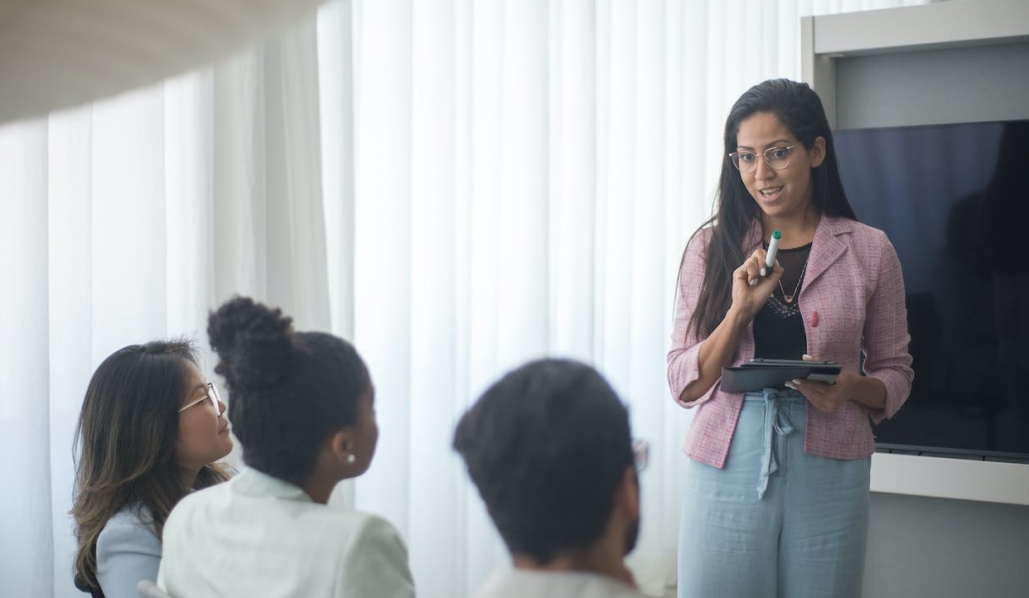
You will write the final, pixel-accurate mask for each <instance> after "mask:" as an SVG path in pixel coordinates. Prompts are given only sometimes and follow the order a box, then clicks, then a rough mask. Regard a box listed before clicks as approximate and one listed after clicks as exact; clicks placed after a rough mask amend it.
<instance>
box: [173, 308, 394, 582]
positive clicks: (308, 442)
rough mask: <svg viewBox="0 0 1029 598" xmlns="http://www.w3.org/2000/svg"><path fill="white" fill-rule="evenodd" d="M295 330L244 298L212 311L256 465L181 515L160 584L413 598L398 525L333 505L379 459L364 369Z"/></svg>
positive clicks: (233, 407) (348, 349)
mask: <svg viewBox="0 0 1029 598" xmlns="http://www.w3.org/2000/svg"><path fill="white" fill-rule="evenodd" d="M291 324H292V320H291V319H290V318H288V317H285V316H283V314H282V312H281V311H280V310H278V309H271V308H269V307H266V306H264V305H262V304H260V303H255V302H254V301H253V300H251V299H249V298H245V297H237V298H235V299H232V300H230V301H229V302H227V303H225V304H224V305H222V306H221V307H220V308H218V310H217V311H215V312H214V313H212V314H211V316H210V319H209V321H208V328H207V332H208V335H209V336H210V339H211V347H212V348H213V349H214V350H215V351H216V352H217V353H218V357H219V363H218V366H217V367H216V368H215V372H216V373H218V374H220V375H222V376H224V378H225V386H226V388H227V389H228V394H229V401H228V403H229V420H230V421H231V422H232V427H233V430H234V431H235V433H236V437H237V439H238V440H239V443H240V445H241V446H242V448H243V460H244V461H245V462H246V464H247V466H248V467H247V468H246V469H244V470H243V471H242V472H241V473H240V474H239V475H238V476H236V477H235V478H233V479H232V480H231V481H230V482H228V483H226V484H222V485H221V486H218V487H215V488H211V489H209V490H205V491H203V492H197V493H194V494H193V495H191V496H188V497H186V498H185V499H183V500H182V501H181V502H180V503H179V505H178V506H177V507H176V508H175V510H174V511H173V512H172V514H171V516H170V517H169V518H168V522H167V523H166V524H165V527H164V557H163V559H162V561H161V569H160V572H159V574H158V581H157V584H158V586H159V587H160V588H161V589H163V590H164V591H165V592H167V593H168V594H170V595H171V596H174V597H175V598H193V597H201V596H202V597H217V596H248V597H249V596H278V597H289V596H296V597H301V596H302V597H309V596H319V597H322V596H336V597H345V598H363V597H368V598H372V597H375V598H393V597H397V598H402V597H410V596H414V582H413V580H412V577H411V572H410V569H409V568H408V564H407V549H406V547H405V545H404V542H403V540H402V539H401V537H400V534H399V533H398V532H397V530H396V528H394V527H393V526H392V525H391V524H390V523H389V522H387V521H386V520H384V519H382V518H380V517H376V516H374V515H369V514H364V513H359V512H355V511H351V510H348V509H343V508H338V507H330V506H328V505H327V503H328V500H329V495H330V494H331V493H332V489H333V488H334V487H335V486H336V484H337V483H338V482H339V481H340V480H344V479H347V478H354V477H357V476H359V475H361V474H363V473H364V472H365V471H367V469H368V466H369V465H370V464H371V461H372V456H373V455H374V453H375V445H376V441H377V440H378V428H377V426H376V423H375V407H374V400H375V392H374V387H373V386H372V382H371V377H370V375H369V373H368V369H367V368H366V367H365V364H364V362H363V361H362V359H361V357H360V356H359V355H358V354H357V351H356V350H355V349H354V347H353V346H352V345H351V344H350V343H348V342H346V341H344V340H343V339H341V338H339V337H336V336H333V335H331V334H325V333H321V332H295V331H294V330H293V328H292V325H291Z"/></svg>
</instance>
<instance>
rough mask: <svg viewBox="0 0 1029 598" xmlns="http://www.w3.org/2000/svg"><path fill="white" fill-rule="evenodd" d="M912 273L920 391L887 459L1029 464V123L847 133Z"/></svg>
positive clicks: (844, 156)
mask: <svg viewBox="0 0 1029 598" xmlns="http://www.w3.org/2000/svg"><path fill="white" fill-rule="evenodd" d="M834 139H835V143H836V150H837V156H838V158H839V166H840V171H841V176H842V177H843V183H844V188H845V189H846V192H847V196H848V198H849V199H850V203H851V205H852V206H853V208H854V211H855V212H856V213H857V216H858V219H859V220H861V221H862V222H865V223H867V224H869V225H871V226H874V227H876V228H879V229H882V230H884V231H886V234H887V235H888V236H889V238H890V240H891V241H892V242H893V245H894V247H895V248H896V249H897V254H898V256H899V258H900V261H901V265H902V267H903V270H904V283H905V290H906V293H907V308H908V329H909V332H910V333H911V355H912V357H913V359H914V366H913V367H914V369H915V381H914V385H913V387H912V391H911V396H910V398H909V399H908V402H907V404H906V405H905V406H904V407H903V408H902V409H901V411H900V412H899V413H898V414H897V415H896V416H895V417H894V418H893V419H891V420H888V421H886V422H883V423H882V424H879V425H876V426H874V431H875V435H876V443H877V447H878V448H879V450H884V451H894V452H898V451H899V452H911V453H930V454H946V455H950V456H967V457H970V458H980V459H987V460H992V459H997V460H1019V461H1027V462H1029V120H1026V121H1009V122H984V123H959V124H944V125H932V126H918V127H893V128H880V129H854V130H840V131H837V132H836V133H835V134H834Z"/></svg>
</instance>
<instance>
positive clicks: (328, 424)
mask: <svg viewBox="0 0 1029 598" xmlns="http://www.w3.org/2000/svg"><path fill="white" fill-rule="evenodd" d="M207 332H208V335H209V336H210V339H211V347H212V348H213V349H214V350H215V351H216V352H217V353H218V357H219V359H220V361H219V362H218V365H217V367H215V372H217V373H218V374H221V375H222V376H224V377H225V383H226V387H227V388H228V391H229V401H228V402H229V420H230V421H231V422H232V427H233V431H234V432H235V434H236V437H237V438H238V439H239V443H240V444H241V445H242V447H243V460H244V461H246V463H247V465H249V466H250V467H253V468H254V469H256V470H258V471H261V472H264V473H266V474H268V475H271V476H274V477H276V478H279V479H281V480H284V481H287V482H290V483H293V484H297V485H300V484H301V483H302V482H304V481H305V480H306V479H307V478H308V477H309V476H310V475H311V474H312V472H313V471H314V469H315V466H316V461H317V458H318V455H319V453H320V451H321V450H322V448H323V445H324V443H325V441H326V439H327V438H328V437H330V436H331V435H333V434H334V433H337V432H338V431H340V430H341V429H344V428H347V427H349V426H354V425H357V424H358V420H359V401H360V399H361V398H362V396H366V395H370V393H371V390H370V389H371V380H370V378H369V375H368V371H367V369H366V368H365V364H364V362H363V361H362V360H361V357H360V356H359V355H358V354H357V351H356V350H355V349H354V347H353V346H352V345H351V344H350V343H348V342H346V341H344V340H343V339H341V338H339V337H336V336H333V335H330V334H325V333H321V332H296V331H294V330H293V327H292V319H291V318H289V317H286V316H284V315H283V314H282V311H281V310H279V309H272V308H270V307H267V306H265V305H262V304H260V303H256V302H254V301H253V300H252V299H249V298H246V297H236V298H234V299H232V300H230V301H228V302H227V303H225V304H223V305H222V306H221V307H219V308H218V310H217V311H215V312H213V313H212V314H211V316H210V318H209V321H208V328H207ZM376 434H377V432H376ZM359 442H364V444H363V445H361V446H358V447H357V448H353V447H349V448H347V449H346V450H352V453H351V455H354V456H355V457H356V459H357V462H356V463H355V470H357V469H359V471H357V472H356V473H355V475H356V474H357V473H360V472H363V471H364V469H366V468H367V466H368V464H369V463H370V462H371V457H372V453H373V452H374V448H375V446H374V442H375V438H371V439H370V440H364V441H359ZM369 442H370V446H369V445H368V443H369ZM351 458H352V459H354V457H351ZM351 462H353V461H351Z"/></svg>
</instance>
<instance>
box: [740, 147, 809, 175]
mask: <svg viewBox="0 0 1029 598" xmlns="http://www.w3.org/2000/svg"><path fill="white" fill-rule="evenodd" d="M798 145H800V144H799V143H794V144H793V145H791V146H789V147H770V148H768V149H766V150H765V152H764V154H763V155H764V157H765V163H766V164H768V165H769V166H770V167H772V168H774V169H776V170H782V169H783V168H786V167H787V166H789V165H790V152H791V151H793V148H795V147H797V146H798ZM757 156H758V155H757V154H755V153H754V152H746V151H744V152H733V153H731V154H729V157H730V158H732V165H733V166H735V167H736V169H737V170H739V171H740V172H742V173H746V174H750V173H751V172H754V171H755V170H757Z"/></svg>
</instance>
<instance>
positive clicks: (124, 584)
mask: <svg viewBox="0 0 1029 598" xmlns="http://www.w3.org/2000/svg"><path fill="white" fill-rule="evenodd" d="M160 564H161V541H160V540H159V539H158V538H157V535H155V534H154V532H153V530H151V529H150V527H149V526H148V525H146V524H144V523H143V522H142V521H141V520H140V519H139V518H137V517H135V516H131V515H126V514H124V513H119V514H118V515H116V516H115V517H112V518H111V520H110V521H108V522H107V525H106V526H104V529H103V531H101V532H100V536H99V537H98V538H97V542H96V577H97V581H99V582H100V588H101V589H102V590H103V591H104V595H105V596H106V597H107V598H138V596H139V592H138V591H137V590H136V584H138V583H139V582H140V581H143V580H148V581H155V580H156V579H157V569H158V567H159V566H160Z"/></svg>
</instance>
